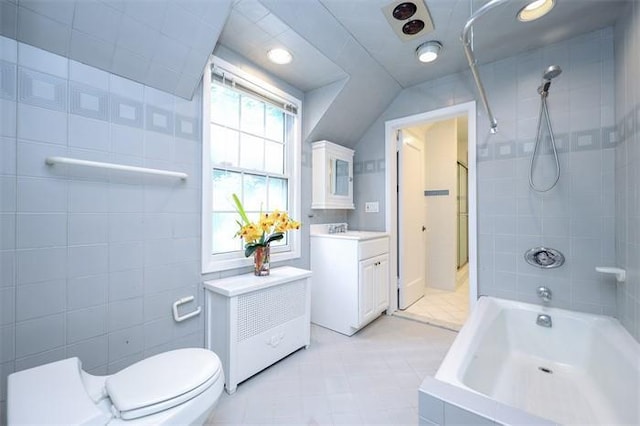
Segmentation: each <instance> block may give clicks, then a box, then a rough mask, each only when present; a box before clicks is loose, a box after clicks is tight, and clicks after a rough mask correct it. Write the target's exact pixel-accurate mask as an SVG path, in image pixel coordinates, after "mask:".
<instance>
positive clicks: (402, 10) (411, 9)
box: [392, 2, 418, 21]
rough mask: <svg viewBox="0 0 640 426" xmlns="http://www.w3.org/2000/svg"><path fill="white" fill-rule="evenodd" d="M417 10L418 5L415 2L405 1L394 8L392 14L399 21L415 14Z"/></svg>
mask: <svg viewBox="0 0 640 426" xmlns="http://www.w3.org/2000/svg"><path fill="white" fill-rule="evenodd" d="M417 10H418V6H416V5H415V3H411V2H404V3H400V4H399V5H397V6H396V7H395V8H393V12H392V15H393V17H394V18H396V19H397V20H398V21H404V20H405V19H409V18H411V17H412V16H413V15H415V13H416V11H417Z"/></svg>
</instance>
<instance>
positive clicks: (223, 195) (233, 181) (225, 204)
mask: <svg viewBox="0 0 640 426" xmlns="http://www.w3.org/2000/svg"><path fill="white" fill-rule="evenodd" d="M241 182H242V176H241V175H240V173H236V172H227V171H224V170H217V169H214V170H213V196H212V197H211V200H212V208H213V210H214V211H235V209H236V208H235V204H234V203H233V199H232V198H231V195H232V194H238V196H240V195H241V194H242V192H241V191H242V185H241Z"/></svg>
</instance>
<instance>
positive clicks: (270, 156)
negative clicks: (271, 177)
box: [264, 140, 284, 174]
mask: <svg viewBox="0 0 640 426" xmlns="http://www.w3.org/2000/svg"><path fill="white" fill-rule="evenodd" d="M264 169H265V171H267V172H271V173H278V174H284V145H282V144H281V143H277V142H269V141H267V140H265V141H264Z"/></svg>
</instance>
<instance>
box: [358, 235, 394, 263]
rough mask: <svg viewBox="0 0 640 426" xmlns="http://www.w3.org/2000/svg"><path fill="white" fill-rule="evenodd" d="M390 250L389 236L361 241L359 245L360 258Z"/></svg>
mask: <svg viewBox="0 0 640 426" xmlns="http://www.w3.org/2000/svg"><path fill="white" fill-rule="evenodd" d="M388 252H389V238H388V237H382V238H376V239H373V240H366V241H360V244H359V245H358V260H362V259H368V258H370V257H373V256H378V255H380V254H384V253H388Z"/></svg>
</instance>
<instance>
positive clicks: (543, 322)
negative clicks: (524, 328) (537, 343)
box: [536, 314, 553, 328]
mask: <svg viewBox="0 0 640 426" xmlns="http://www.w3.org/2000/svg"><path fill="white" fill-rule="evenodd" d="M536 324H538V325H539V326H540V327H549V328H551V326H552V325H553V323H552V321H551V316H549V315H546V314H538V319H536Z"/></svg>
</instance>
